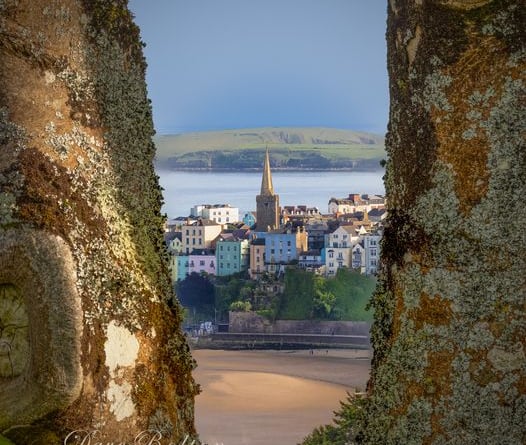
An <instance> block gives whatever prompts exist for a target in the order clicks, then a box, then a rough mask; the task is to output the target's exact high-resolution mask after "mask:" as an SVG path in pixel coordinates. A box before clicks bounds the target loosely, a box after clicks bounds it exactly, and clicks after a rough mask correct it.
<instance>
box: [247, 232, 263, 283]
mask: <svg viewBox="0 0 526 445" xmlns="http://www.w3.org/2000/svg"><path fill="white" fill-rule="evenodd" d="M264 272H265V238H255V239H253V240H252V242H251V243H250V268H249V275H250V278H252V279H259V278H260V277H261V276H262V275H263V273H264Z"/></svg>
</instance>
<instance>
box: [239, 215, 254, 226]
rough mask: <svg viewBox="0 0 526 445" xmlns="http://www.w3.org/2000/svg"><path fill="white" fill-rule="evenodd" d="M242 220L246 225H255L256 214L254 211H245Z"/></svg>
mask: <svg viewBox="0 0 526 445" xmlns="http://www.w3.org/2000/svg"><path fill="white" fill-rule="evenodd" d="M242 221H243V224H245V225H246V226H248V227H253V226H255V225H256V215H255V214H254V212H246V213H245V214H244V215H243V219H242Z"/></svg>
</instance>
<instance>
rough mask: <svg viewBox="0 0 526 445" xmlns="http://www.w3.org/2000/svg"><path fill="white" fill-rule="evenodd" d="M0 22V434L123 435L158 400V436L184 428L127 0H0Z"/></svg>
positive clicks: (181, 356)
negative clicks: (9, 324) (12, 430)
mask: <svg viewBox="0 0 526 445" xmlns="http://www.w3.org/2000/svg"><path fill="white" fill-rule="evenodd" d="M0 19H1V20H0V37H1V39H0V61H1V63H0V190H1V193H0V253H1V257H0V262H1V264H2V265H5V267H2V268H1V271H0V289H4V291H6V292H7V293H6V292H4V294H3V295H4V297H3V299H2V300H3V302H2V304H1V305H0V319H1V320H5V319H7V318H9V319H13V320H15V319H16V320H15V321H16V324H17V326H19V327H20V329H18V330H17V332H18V334H20V335H18V334H17V336H15V337H13V335H12V334H13V331H12V329H13V328H10V329H11V331H8V330H6V329H5V326H4V327H3V328H1V329H2V330H3V333H2V334H0V341H1V342H2V343H1V344H2V345H3V349H0V372H1V373H2V375H4V374H6V373H7V374H9V376H7V377H5V376H4V377H2V379H1V380H0V389H1V392H2V395H4V389H5V391H7V393H8V394H9V397H6V398H3V399H2V400H0V431H5V430H8V428H9V427H11V426H12V425H20V424H24V425H27V424H31V426H32V428H33V429H31V428H29V429H28V430H27V431H26V433H27V441H28V443H29V442H30V440H31V435H32V434H33V433H32V432H31V431H35V434H36V431H37V429H38V428H41V429H42V430H43V431H49V432H50V433H53V434H56V436H57V437H59V438H62V439H63V438H64V437H65V436H66V435H67V434H68V433H69V432H70V430H71V429H72V428H73V429H83V430H95V429H96V430H97V431H100V435H99V436H97V439H98V440H100V441H103V442H131V441H133V438H134V437H135V433H136V432H138V431H141V430H143V429H148V426H149V425H150V424H151V423H152V422H153V423H155V422H154V421H153V420H152V419H154V420H155V419H158V418H159V416H161V414H159V413H162V416H161V417H162V419H163V425H165V428H164V431H165V434H167V435H170V437H164V440H165V441H168V440H171V441H172V442H177V441H178V440H180V441H182V440H184V437H185V436H186V435H189V437H195V429H194V425H193V398H194V395H195V393H196V392H197V387H196V385H195V383H194V381H193V379H192V376H191V371H192V368H193V366H194V362H193V360H192V358H191V356H190V353H189V349H188V346H187V345H186V343H185V340H184V337H183V336H182V333H181V331H180V323H181V314H180V308H179V306H178V304H177V302H176V301H175V298H174V295H173V291H172V288H171V282H170V278H169V273H168V267H167V255H166V252H165V251H164V244H163V238H162V234H163V233H162V224H163V221H164V220H163V217H162V215H161V212H160V207H161V201H162V196H161V191H160V188H159V185H158V181H157V177H156V175H155V172H154V170H153V166H152V161H153V156H154V152H155V150H154V145H153V142H152V139H151V138H152V135H153V133H154V131H153V124H152V118H151V108H150V104H149V101H148V98H147V95H146V85H145V82H144V72H145V66H146V64H145V62H144V59H143V56H142V45H141V42H140V41H139V38H138V28H137V27H136V26H135V25H134V24H133V22H132V20H131V14H130V13H129V11H128V9H127V6H126V2H125V1H118V2H106V1H96V2H87V1H86V2H83V1H75V0H58V1H55V2H48V1H44V0H36V1H29V0H21V1H14V0H13V1H11V0H7V1H3V2H0ZM14 289H16V291H15V290H14ZM15 294H16V296H15ZM15 300H16V301H15ZM18 302H20V305H18ZM13 308H16V311H15V312H16V313H15V312H13ZM26 317H27V322H28V323H27V332H25V333H24V332H23V329H25V328H23V327H22V325H24V320H25V319H26ZM2 323H3V321H2ZM4 324H5V323H4ZM0 326H1V325H0ZM8 343H9V344H8ZM28 344H29V347H28ZM13 347H14V348H15V349H16V350H17V351H18V352H16V353H14V354H11V352H10V353H9V354H11V355H8V354H7V350H8V349H9V348H11V350H12V349H13ZM45 350H47V351H49V354H48V355H49V357H45V356H44V354H43V353H40V352H39V351H45ZM28 351H29V352H28ZM28 357H29V358H28ZM25 358H26V359H27V360H25ZM11 365H13V366H12V368H11ZM22 381H26V382H29V385H28V386H27V388H26V389H27V391H26V392H27V394H29V392H30V389H31V388H33V389H35V388H36V389H35V390H34V391H33V393H34V395H33V396H29V395H28V396H27V397H25V396H23V395H22V396H20V397H19V400H16V398H15V395H16V392H17V391H16V390H15V389H16V388H15V386H16V385H19V384H21V383H20V382H22ZM13 388H15V389H13ZM18 389H20V390H22V387H21V386H20V387H18ZM37 389H38V390H37ZM22 392H23V391H22ZM38 394H41V395H43V397H41V399H42V400H41V401H39V400H38V399H39V398H38ZM44 396H45V397H44ZM8 400H12V402H13V403H12V404H11V406H9V403H8ZM30 400H32V401H33V402H35V403H34V406H35V408H34V409H33V408H32V409H24V408H23V407H24V406H26V408H27V406H29V405H30V404H31V405H33V403H29V401H30ZM167 425H171V427H170V428H168V427H167ZM168 432H169V434H168ZM130 436H131V437H130ZM35 437H36V436H35ZM18 440H19V439H18V438H17V441H18ZM17 443H18V442H17Z"/></svg>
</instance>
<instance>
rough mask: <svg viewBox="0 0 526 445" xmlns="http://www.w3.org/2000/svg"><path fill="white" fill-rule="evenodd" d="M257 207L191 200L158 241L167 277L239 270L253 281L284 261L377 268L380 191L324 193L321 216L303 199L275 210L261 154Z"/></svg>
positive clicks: (278, 270)
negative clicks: (329, 195) (336, 195)
mask: <svg viewBox="0 0 526 445" xmlns="http://www.w3.org/2000/svg"><path fill="white" fill-rule="evenodd" d="M256 205H257V206H256V208H257V209H256V212H247V213H246V214H245V215H244V216H243V217H242V218H240V217H239V215H240V214H239V209H237V208H235V207H232V206H231V205H229V204H213V205H211V204H202V205H196V206H194V207H193V208H192V209H191V213H190V215H189V216H188V217H179V218H176V219H174V220H171V221H169V222H168V224H167V227H166V233H165V241H166V244H167V247H168V252H169V254H170V267H171V273H172V279H173V280H174V281H179V280H184V279H185V278H186V277H187V276H188V275H190V274H192V273H198V274H208V275H217V276H227V275H233V274H236V273H240V272H246V273H248V274H249V276H250V277H251V278H252V279H255V280H257V279H259V278H261V277H262V276H263V275H264V274H274V275H276V276H280V275H282V274H284V273H285V272H286V269H287V266H296V267H300V268H302V269H305V270H307V271H310V272H312V273H316V274H320V275H324V276H327V277H331V276H334V275H336V273H337V271H338V269H340V268H352V269H355V270H358V271H360V272H361V273H363V274H366V275H374V274H376V272H377V270H378V266H379V260H380V240H381V238H382V233H383V220H384V218H385V216H386V209H385V199H384V197H383V196H377V195H360V194H350V195H349V196H348V197H346V198H342V199H337V198H330V200H329V204H328V210H329V212H328V213H327V214H322V213H321V212H320V211H319V209H317V208H315V207H307V206H304V205H299V206H286V207H284V208H280V206H279V195H277V194H276V193H275V192H274V187H273V184H272V175H271V171H270V160H269V155H268V152H267V154H266V157H265V164H264V169H263V178H262V181H261V191H260V194H259V195H257V197H256ZM240 219H241V221H240Z"/></svg>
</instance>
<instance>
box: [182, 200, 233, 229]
mask: <svg viewBox="0 0 526 445" xmlns="http://www.w3.org/2000/svg"><path fill="white" fill-rule="evenodd" d="M190 214H191V215H192V216H194V217H201V218H204V219H209V220H211V221H214V222H216V223H217V224H229V223H235V222H238V221H239V209H238V208H237V207H232V206H231V205H230V204H200V205H195V206H193V207H192V208H191V209H190Z"/></svg>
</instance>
